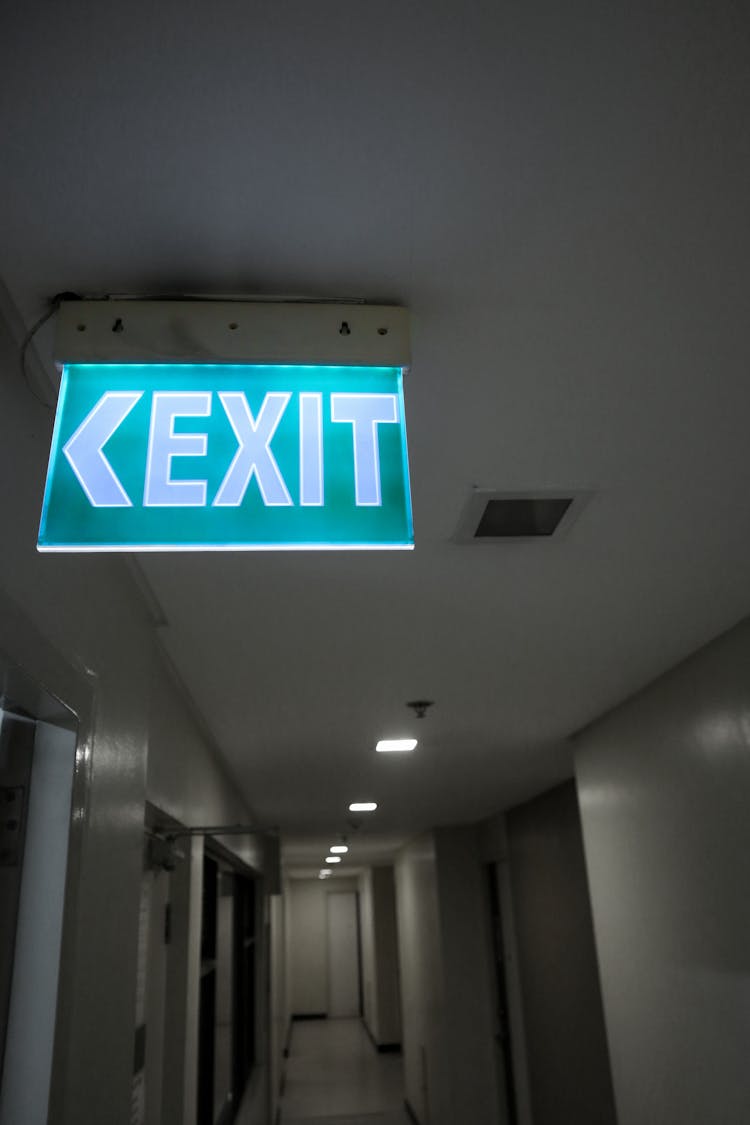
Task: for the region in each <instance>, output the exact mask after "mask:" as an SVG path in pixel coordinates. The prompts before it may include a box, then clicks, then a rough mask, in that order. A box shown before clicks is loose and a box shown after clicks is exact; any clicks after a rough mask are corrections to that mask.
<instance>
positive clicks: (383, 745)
mask: <svg viewBox="0 0 750 1125" xmlns="http://www.w3.org/2000/svg"><path fill="white" fill-rule="evenodd" d="M416 745H417V740H416V738H381V740H380V742H379V743H378V744H377V746H376V747H375V750H376V752H377V753H378V754H393V753H406V752H407V751H409V750H413V749H414V747H415V746H416Z"/></svg>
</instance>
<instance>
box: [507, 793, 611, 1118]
mask: <svg viewBox="0 0 750 1125" xmlns="http://www.w3.org/2000/svg"><path fill="white" fill-rule="evenodd" d="M507 824H508V846H509V856H510V872H511V886H512V893H513V908H514V916H515V926H516V940H517V948H518V958H519V968H520V978H521V991H522V1004H523V1020H524V1027H525V1039H526V1043H525V1046H526V1060H527V1065H528V1073H529V1082H530V1088H531V1103H532V1110H533V1121H534V1125H568V1122H571V1121H575V1122H576V1125H615V1107H614V1099H613V1093H612V1080H611V1076H610V1066H609V1057H608V1052H607V1042H606V1035H605V1030H604V1014H603V1010H602V998H601V989H600V985H599V972H598V966H597V960H596V950H595V946H594V931H593V924H592V919H591V905H590V901H589V892H588V884H587V877H586V867H585V862H584V856H583V839H582V836H581V823H580V817H579V814H578V802H577V798H576V790H575V785H574V783H573V782H567V783H566V784H565V785H561V786H558V787H556V788H555V789H552V790H550V791H549V792H548V793H544V794H543V795H542V796H541V797H537V798H535V799H534V800H533V801H529V802H527V803H526V804H523V805H521V806H519V807H518V808H516V809H513V810H512V811H511V812H510V813H509V814H508V817H507Z"/></svg>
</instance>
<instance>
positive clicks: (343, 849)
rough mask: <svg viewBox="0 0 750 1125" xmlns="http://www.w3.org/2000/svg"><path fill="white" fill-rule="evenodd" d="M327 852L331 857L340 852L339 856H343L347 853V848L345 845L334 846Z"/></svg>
mask: <svg viewBox="0 0 750 1125" xmlns="http://www.w3.org/2000/svg"><path fill="white" fill-rule="evenodd" d="M328 850H329V851H330V853H331V855H336V854H337V852H340V853H341V855H344V854H345V853H346V852H348V851H349V848H348V847H347V845H346V844H334V845H333V847H331V848H329V849H328Z"/></svg>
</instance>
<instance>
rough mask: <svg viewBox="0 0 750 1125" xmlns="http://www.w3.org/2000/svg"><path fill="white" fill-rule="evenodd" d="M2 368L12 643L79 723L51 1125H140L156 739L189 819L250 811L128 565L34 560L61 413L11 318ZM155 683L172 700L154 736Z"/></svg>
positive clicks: (170, 802) (92, 559)
mask: <svg viewBox="0 0 750 1125" xmlns="http://www.w3.org/2000/svg"><path fill="white" fill-rule="evenodd" d="M0 371H1V372H2V376H3V377H2V379H0V502H1V503H2V511H3V521H4V525H5V527H6V529H10V528H12V534H6V535H5V537H4V539H3V550H2V552H0V648H2V650H4V652H5V653H6V654H7V655H8V657H9V658H10V660H11V661H12V662H14V663H15V664H17V665H18V666H20V667H22V668H24V669H25V670H26V671H27V672H28V674H29V675H30V676H32V677H33V678H34V679H36V680H37V681H39V682H40V683H42V684H43V685H44V686H45V688H46V689H47V690H48V691H49V692H50V693H52V694H53V695H55V696H57V697H58V698H59V699H61V700H63V701H64V702H65V703H66V704H67V705H68V706H69V707H71V708H72V709H73V710H74V711H75V712H76V714H77V715H78V718H79V738H78V748H77V756H76V774H75V778H74V788H73V819H72V828H71V838H70V848H69V857H68V859H69V862H68V879H67V886H66V901H65V910H64V923H63V949H62V963H61V974H60V980H61V985H60V994H59V999H58V1017H57V1030H56V1039H55V1057H54V1064H53V1075H52V1089H51V1101H50V1123H51V1125H73V1123H75V1125H89V1123H90V1125H99V1123H100V1122H102V1121H107V1122H108V1125H126V1123H127V1122H128V1120H129V1108H130V1084H131V1073H132V1063H133V1031H134V1026H133V1023H134V996H135V972H136V938H137V921H138V903H139V892H140V883H141V866H142V844H143V819H144V804H145V800H146V796H147V793H148V792H149V789H148V787H147V762H148V757H149V745H150V746H151V761H150V763H149V764H148V770H149V777H150V779H151V781H150V784H151V793H152V795H153V796H154V797H155V799H156V800H157V801H163V802H164V804H165V805H166V806H169V807H171V808H173V809H177V810H180V811H181V812H182V813H183V814H184V816H185V817H187V816H188V813H191V814H192V813H193V811H194V805H193V802H194V801H196V795H197V794H198V792H199V790H202V791H204V792H205V793H207V794H209V795H210V796H209V798H208V799H207V800H206V802H205V805H203V806H202V805H201V801H202V799H201V798H198V800H197V805H198V811H202V808H207V809H210V811H211V813H212V819H213V817H214V816H215V817H216V818H218V819H223V817H224V815H225V814H226V815H228V816H229V817H230V818H231V819H236V818H237V817H238V815H239V813H240V812H241V811H244V810H241V809H240V807H239V806H238V803H237V800H236V797H235V795H234V793H233V791H232V787H231V785H230V784H229V783H228V781H227V779H226V778H225V777H224V775H223V774H222V773H221V771H220V770H219V769H218V767H217V765H216V762H215V760H214V759H213V757H212V754H211V751H210V749H209V748H208V747H207V746H206V745H205V743H204V742H203V741H202V739H201V736H200V732H198V731H197V730H196V729H195V724H194V723H193V721H192V718H191V716H190V715H189V714H188V713H187V712H186V711H185V708H184V705H183V704H182V703H181V702H180V700H179V699H178V698H176V697H175V695H174V692H173V690H172V688H171V687H169V686H168V677H167V676H166V674H165V672H164V668H163V662H162V658H161V654H160V651H159V647H158V644H157V642H156V639H155V635H154V630H153V628H152V626H151V622H150V619H149V617H148V614H147V611H146V608H145V605H144V603H143V601H142V599H141V596H140V594H139V593H138V591H137V589H136V587H135V585H134V583H133V581H132V579H131V577H130V575H129V574H128V572H127V570H126V568H125V566H124V565H123V563H122V562H121V561H120V560H118V559H116V558H114V559H113V558H109V557H104V556H96V555H88V556H80V555H78V556H65V555H39V554H38V553H37V552H36V549H35V545H36V534H37V526H38V519H39V513H40V506H41V497H42V493H43V486H44V477H45V472H46V465H47V458H48V453H49V441H50V435H51V427H52V413H51V412H49V411H47V410H45V409H44V407H42V406H41V405H40V404H39V403H37V402H36V401H35V399H34V398H33V397H32V396H31V394H30V393H29V391H28V389H27V388H26V386H25V384H24V382H23V379H22V377H21V375H20V368H19V353H18V340H17V339H14V338H13V336H12V335H11V332H10V330H9V327H8V323H7V320H6V319H4V318H3V317H2V316H0ZM152 690H153V691H155V692H156V693H157V695H158V696H159V697H160V698H161V700H162V702H163V703H164V707H165V711H164V715H165V718H164V721H163V723H162V725H161V726H159V725H158V723H157V725H156V727H155V728H154V729H153V730H152V729H151V727H152V725H153V724H154V723H155V722H156V719H155V712H154V710H153V709H152V707H151V703H150V699H151V692H152ZM159 711H160V708H159V707H157V708H156V715H158V714H159ZM167 715H168V716H169V718H167V717H166V716H167ZM178 715H181V734H180V737H179V738H177V737H175V736H174V733H173V730H172V721H173V720H175V719H176V717H177V716H178ZM188 730H189V731H190V732H191V733H190V737H189V738H187V739H183V738H182V735H184V734H185V732H186V731H188ZM162 756H166V757H165V758H164V759H163V760H162ZM167 757H168V763H167V760H166V759H167ZM162 767H163V768H162ZM189 778H192V781H190V783H189V784H188V783H187V782H186V781H185V780H184V779H189ZM246 816H247V813H246V811H245V815H244V816H242V819H245V818H246ZM103 904H106V908H103Z"/></svg>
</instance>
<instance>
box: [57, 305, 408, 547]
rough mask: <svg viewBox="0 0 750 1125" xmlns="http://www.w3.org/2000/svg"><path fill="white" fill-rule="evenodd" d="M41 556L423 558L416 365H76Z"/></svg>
mask: <svg viewBox="0 0 750 1125" xmlns="http://www.w3.org/2000/svg"><path fill="white" fill-rule="evenodd" d="M235 327H236V324H235ZM79 331H82V330H81V329H80V328H79ZM38 546H39V550H40V551H175V550H263V549H269V550H273V549H285V550H292V549H302V550H304V549H325V548H333V549H335V548H341V549H344V548H350V549H356V548H361V549H365V548H394V549H398V548H400V549H408V548H410V547H412V546H413V533H412V520H411V498H410V492H409V468H408V461H407V451H406V427H405V419H404V400H403V389H402V371H401V368H400V367H395V366H356V365H351V364H350V365H341V366H334V365H312V366H303V365H300V364H279V363H264V364H246V363H220V364H210V363H209V364H206V363H92V362H73V363H68V364H67V365H66V366H65V367H64V369H63V374H62V383H61V387H60V396H59V401H58V407H57V417H56V420H55V429H54V435H53V440H52V450H51V455H50V463H49V470H48V474H47V485H46V490H45V495H44V506H43V511H42V520H41V527H40V531H39V543H38Z"/></svg>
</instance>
